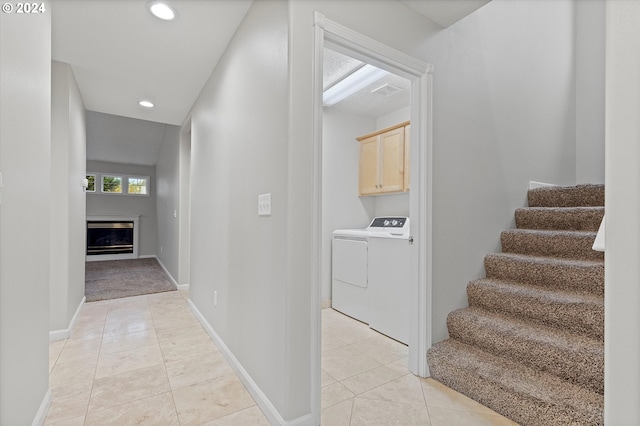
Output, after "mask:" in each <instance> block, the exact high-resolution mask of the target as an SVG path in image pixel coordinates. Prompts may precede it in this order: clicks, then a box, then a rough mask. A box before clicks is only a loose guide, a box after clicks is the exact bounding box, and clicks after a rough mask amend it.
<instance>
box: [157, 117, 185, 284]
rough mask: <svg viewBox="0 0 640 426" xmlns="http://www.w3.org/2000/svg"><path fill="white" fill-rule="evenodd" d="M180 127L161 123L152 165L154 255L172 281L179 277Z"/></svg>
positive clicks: (176, 280)
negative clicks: (153, 183) (160, 139)
mask: <svg viewBox="0 0 640 426" xmlns="http://www.w3.org/2000/svg"><path fill="white" fill-rule="evenodd" d="M179 150H180V128H179V127H178V126H170V125H167V126H165V129H164V135H163V140H162V146H161V147H160V152H159V154H158V163H157V164H156V210H157V222H158V225H157V226H158V229H157V242H156V253H157V254H156V255H157V257H158V260H159V261H160V262H161V263H162V264H163V265H164V267H165V268H166V269H167V272H169V274H170V275H171V277H172V278H173V279H174V281H175V282H176V283H177V282H178V277H179V266H178V260H179V224H180V218H179V215H178V213H179V212H180V151H179Z"/></svg>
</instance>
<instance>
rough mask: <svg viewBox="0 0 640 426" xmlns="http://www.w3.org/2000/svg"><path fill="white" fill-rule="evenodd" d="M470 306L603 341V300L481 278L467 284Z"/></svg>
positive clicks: (557, 290) (586, 294)
mask: <svg viewBox="0 0 640 426" xmlns="http://www.w3.org/2000/svg"><path fill="white" fill-rule="evenodd" d="M467 298H468V301H469V305H470V306H477V307H481V308H483V309H486V310H489V311H491V312H502V313H505V314H508V315H512V316H516V317H519V318H522V319H527V320H529V321H533V322H535V323H538V324H546V325H548V326H552V327H556V328H564V329H567V330H573V331H574V332H577V333H584V334H585V335H588V336H591V337H593V338H597V339H600V340H601V341H602V340H603V339H604V296H603V295H597V294H591V293H582V292H580V293H579V292H575V291H568V290H561V289H547V288H544V287H539V286H534V285H530V284H524V283H518V282H515V281H508V280H500V279H492V278H484V279H479V280H474V281H471V282H469V285H468V286H467Z"/></svg>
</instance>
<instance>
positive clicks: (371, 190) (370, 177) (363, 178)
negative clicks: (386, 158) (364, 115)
mask: <svg viewBox="0 0 640 426" xmlns="http://www.w3.org/2000/svg"><path fill="white" fill-rule="evenodd" d="M378 187H379V185H378V137H377V136H372V137H370V138H367V139H365V140H362V141H360V179H359V185H358V192H359V194H360V195H369V194H375V193H377V192H380V189H379V188H378Z"/></svg>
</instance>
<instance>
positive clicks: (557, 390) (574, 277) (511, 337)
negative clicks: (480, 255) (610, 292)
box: [427, 185, 604, 426]
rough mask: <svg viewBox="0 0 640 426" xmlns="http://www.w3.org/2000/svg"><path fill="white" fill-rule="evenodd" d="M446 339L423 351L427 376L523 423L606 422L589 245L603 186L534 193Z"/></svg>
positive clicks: (453, 316) (595, 266) (596, 269)
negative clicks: (425, 354) (426, 364)
mask: <svg viewBox="0 0 640 426" xmlns="http://www.w3.org/2000/svg"><path fill="white" fill-rule="evenodd" d="M528 198H529V207H528V208H522V209H517V210H516V213H515V215H516V226H517V229H513V230H509V231H504V232H503V233H502V235H501V242H502V253H493V254H489V255H487V256H486V257H485V271H486V278H484V279H479V280H475V281H471V282H470V283H469V285H468V286H467V298H468V302H469V307H467V308H464V309H460V310H457V311H454V312H451V313H450V314H449V317H448V318H447V326H448V329H449V339H447V340H445V341H442V342H439V343H437V344H435V345H434V346H433V347H432V348H431V349H430V350H429V352H428V353H427V361H428V363H429V368H430V371H431V376H432V377H433V378H434V379H436V380H438V381H440V382H442V383H444V384H445V385H447V386H449V387H451V388H453V389H455V390H457V391H459V392H461V393H463V394H465V395H467V396H469V397H471V398H473V399H475V400H476V401H478V402H480V403H482V404H484V405H486V406H487V407H490V408H492V409H493V410H495V411H497V412H499V413H501V414H502V415H504V416H506V417H508V418H510V419H512V420H514V421H515V422H518V423H520V424H522V425H545V426H547V425H562V426H564V425H601V424H603V408H604V397H603V394H604V256H603V253H599V252H596V251H593V250H592V249H591V246H592V245H593V241H594V239H595V236H596V233H597V230H598V227H599V226H600V222H601V221H602V217H603V215H604V187H603V186H602V185H578V186H574V187H549V188H539V189H534V190H530V191H529V194H528Z"/></svg>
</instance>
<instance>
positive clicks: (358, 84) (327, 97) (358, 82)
mask: <svg viewBox="0 0 640 426" xmlns="http://www.w3.org/2000/svg"><path fill="white" fill-rule="evenodd" d="M387 74H389V73H388V72H387V71H385V70H381V69H380V68H376V67H374V66H373V65H369V64H366V65H365V66H363V67H361V68H358V69H357V70H356V71H355V72H353V73H351V74H349V75H348V76H346V77H345V78H343V79H342V80H340V81H338V82H337V83H336V84H334V85H333V86H331V87H329V88H328V89H327V90H325V91H324V92H323V93H322V103H323V105H324V106H331V105H334V104H337V103H338V102H340V101H341V100H343V99H346V98H348V97H349V96H351V95H353V94H354V93H356V92H357V91H359V90H362V89H364V88H365V87H367V86H368V85H370V84H371V83H374V82H376V81H378V80H380V79H381V78H382V77H384V76H385V75H387Z"/></svg>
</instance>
